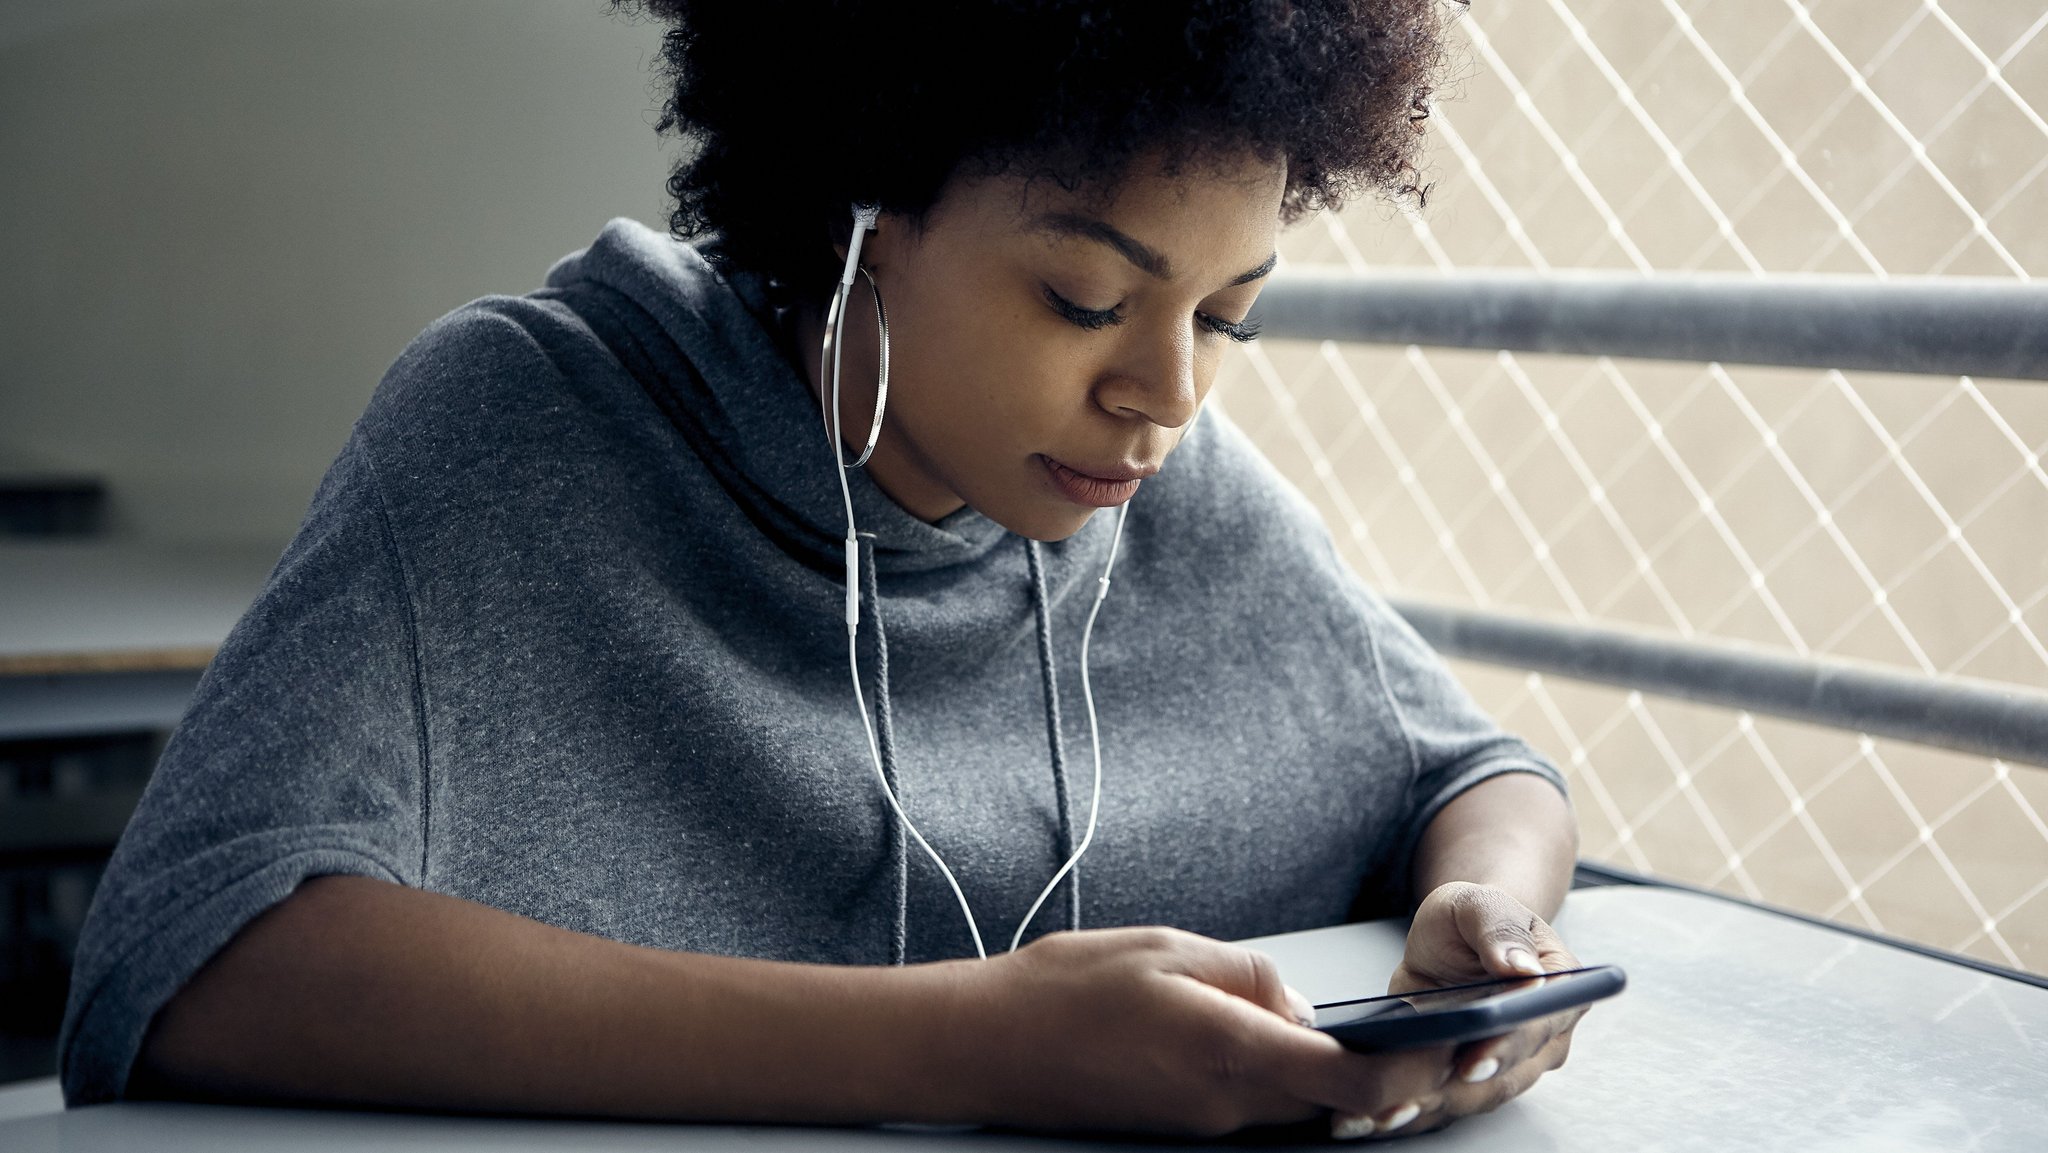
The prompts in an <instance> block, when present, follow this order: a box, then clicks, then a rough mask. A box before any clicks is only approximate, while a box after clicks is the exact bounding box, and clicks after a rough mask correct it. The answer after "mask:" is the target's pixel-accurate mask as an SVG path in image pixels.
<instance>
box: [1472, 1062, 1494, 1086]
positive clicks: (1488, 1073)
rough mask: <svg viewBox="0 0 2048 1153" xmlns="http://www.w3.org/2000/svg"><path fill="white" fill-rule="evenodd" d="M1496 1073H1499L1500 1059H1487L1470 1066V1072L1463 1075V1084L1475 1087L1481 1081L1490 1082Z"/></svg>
mask: <svg viewBox="0 0 2048 1153" xmlns="http://www.w3.org/2000/svg"><path fill="white" fill-rule="evenodd" d="M1498 1072H1500V1059H1499V1058H1497V1057H1488V1058H1487V1059H1486V1060H1484V1061H1481V1062H1480V1063H1479V1064H1477V1065H1474V1066H1472V1070H1471V1072H1469V1073H1466V1074H1465V1083H1466V1084H1467V1085H1477V1084H1479V1083H1480V1082H1481V1081H1491V1080H1493V1075H1494V1074H1495V1073H1498Z"/></svg>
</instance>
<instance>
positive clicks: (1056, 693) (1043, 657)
mask: <svg viewBox="0 0 2048 1153" xmlns="http://www.w3.org/2000/svg"><path fill="white" fill-rule="evenodd" d="M862 540H863V543H864V544H865V546H866V550H867V554H868V555H867V563H866V564H864V565H863V566H862V567H863V568H864V569H865V570H866V571H865V572H864V573H863V574H862V576H863V577H864V580H863V582H862V583H863V584H865V585H866V586H867V588H866V589H865V593H866V596H867V599H868V605H869V613H868V616H869V618H870V619H872V620H873V621H874V622H875V650H876V651H875V734H876V738H877V741H878V743H879V744H880V745H881V759H882V779H883V781H884V782H885V783H886V784H887V785H888V787H889V791H890V792H891V793H893V794H895V795H896V796H897V797H898V798H900V797H902V795H903V792H902V788H901V786H900V785H899V784H898V780H899V778H898V777H897V774H896V726H895V723H894V720H893V716H892V713H891V708H890V703H889V633H888V630H887V629H886V628H885V627H884V626H883V623H882V590H881V584H880V581H879V579H878V578H877V577H876V575H875V574H876V571H877V566H876V564H875V553H874V549H875V546H874V538H873V537H872V536H870V535H868V534H862ZM1024 556H1025V561H1026V563H1027V565H1028V567H1029V569H1030V573H1031V602H1032V608H1033V610H1034V615H1035V616H1036V617H1037V620H1038V669H1039V674H1040V679H1041V681H1042V682H1043V684H1044V686H1045V733H1046V741H1047V744H1048V745H1049V746H1050V747H1051V750H1052V783H1053V796H1054V802H1055V804H1057V805H1058V807H1059V818H1060V826H1059V853H1060V859H1061V860H1062V861H1067V860H1071V858H1072V857H1073V855H1074V816H1073V806H1072V804H1071V802H1070V800H1069V798H1068V790H1067V746H1066V738H1065V737H1064V736H1063V735H1062V733H1061V729H1060V690H1059V680H1058V677H1057V675H1056V668H1055V666H1054V664H1053V655H1052V598H1051V596H1050V595H1048V593H1047V591H1046V582H1045V559H1044V556H1043V555H1042V553H1041V550H1040V548H1039V544H1038V542H1037V541H1035V540H1031V539H1028V538H1027V539H1026V540H1025V542H1024ZM887 851H888V852H889V853H890V854H891V855H892V856H893V857H894V858H895V864H896V923H895V925H894V926H893V927H892V928H891V930H890V934H889V963H890V964H891V965H901V964H903V963H904V960H905V958H906V957H907V956H908V954H909V941H910V842H909V838H907V837H905V836H904V830H903V822H902V821H901V820H896V821H891V822H889V833H888V842H887ZM1068 872H1069V874H1070V875H1069V876H1068V878H1067V880H1068V882H1069V883H1068V886H1067V927H1068V928H1071V929H1079V928H1080V927H1081V870H1080V865H1079V864H1078V863H1075V864H1073V865H1072V867H1070V868H1069V870H1068ZM1034 908H1035V906H1034ZM1021 932H1022V929H1021V927H1020V929H1019V933H1020V934H1021ZM1013 947H1014V945H1013Z"/></svg>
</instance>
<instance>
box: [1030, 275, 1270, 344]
mask: <svg viewBox="0 0 2048 1153" xmlns="http://www.w3.org/2000/svg"><path fill="white" fill-rule="evenodd" d="M1045 299H1046V302H1047V303H1049V304H1051V305H1052V308H1053V311H1054V312H1057V313H1059V314H1060V315H1061V316H1062V317H1065V318H1066V320H1067V322H1068V323H1070V324H1073V325H1076V326H1078V327H1080V328H1085V329H1087V330H1088V331H1090V332H1095V331H1097V330H1100V329H1104V328H1108V327H1110V326H1111V325H1114V324H1122V323H1123V322H1124V317H1123V314H1122V313H1120V312H1118V311H1117V310H1116V309H1114V308H1099V309H1098V308H1082V307H1081V306H1080V305H1078V304H1075V303H1074V302H1073V301H1071V300H1068V299H1067V298H1066V297H1064V296H1061V295H1060V294H1059V293H1057V292H1054V291H1053V290H1052V289H1050V288H1048V289H1046V290H1045ZM1195 321H1196V323H1198V324H1200V325H1201V326H1202V327H1203V328H1205V329H1208V330H1209V331H1210V332H1213V333H1215V334H1216V335H1218V336H1222V337H1227V338H1229V339H1230V340H1234V341H1236V342H1237V343H1239V344H1246V343H1249V342H1250V341H1253V340H1257V339H1258V336H1259V326H1258V325H1257V324H1255V323H1253V322H1251V321H1238V322H1236V323H1232V322H1230V321H1228V320H1221V319H1219V318H1217V317H1214V316H1210V315H1209V314H1208V313H1206V312H1198V313H1196V314H1195Z"/></svg>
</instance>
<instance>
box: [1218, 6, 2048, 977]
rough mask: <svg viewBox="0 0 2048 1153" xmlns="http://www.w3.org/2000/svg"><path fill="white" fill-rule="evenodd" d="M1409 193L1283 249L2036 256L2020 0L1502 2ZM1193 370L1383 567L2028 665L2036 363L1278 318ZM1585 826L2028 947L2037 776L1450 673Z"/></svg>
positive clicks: (1451, 592)
mask: <svg viewBox="0 0 2048 1153" xmlns="http://www.w3.org/2000/svg"><path fill="white" fill-rule="evenodd" d="M1455 39H1456V40H1457V41H1458V42H1459V44H1460V46H1461V51H1462V66H1461V68H1460V70H1459V79H1458V82H1457V83H1456V84H1455V85H1454V86H1453V87H1452V88H1451V90H1449V91H1446V92H1444V93H1442V94H1440V98H1439V103H1438V105H1437V107H1436V110H1435V113H1434V115H1433V116H1432V117H1431V119H1430V121H1429V128H1430V130H1431V132H1432V133H1433V141H1432V147H1433V149H1434V171H1433V172H1431V173H1430V176H1431V177H1432V179H1433V180H1434V182H1435V185H1434V189H1433V191H1432V193H1431V195H1430V200H1429V206H1428V208H1427V210H1426V211H1425V212H1423V213H1421V214H1413V213H1402V212H1396V211H1393V210H1391V209H1389V208H1387V207H1386V206H1385V205H1382V204H1361V205H1357V206H1354V207H1352V208H1350V209H1347V210H1346V211H1345V212H1343V213H1341V214H1337V215H1325V216H1324V217H1322V218H1320V219H1318V220H1317V221H1315V222H1312V223H1309V224H1305V225H1303V226H1302V227H1301V228H1299V229H1296V230H1293V231H1291V232H1289V233H1287V234H1286V235H1285V236H1284V237H1283V240H1282V255H1283V259H1284V261H1285V263H1286V264H1288V265H1292V266H1296V267H1299V266H1303V265H1324V266H1332V265H1334V266H1337V267H1341V268H1348V269H1350V270H1351V271H1353V272H1358V273H1371V272H1372V271H1374V270H1375V269H1383V270H1384V269H1394V268H1399V269H1402V270H1414V269H1416V268H1421V269H1435V270H1440V271H1455V270H1469V269H1478V268H1503V267H1509V268H1516V269H1520V270H1525V271H1526V270H1530V269H1534V270H1539V271H1548V270H1566V269H1587V268H1592V269H1604V270H1622V271H1635V272H1640V273H1646V274H1647V273H1657V274H1671V273H1684V272H1694V271H1700V272H1708V271H1711V272H1734V273H1745V272H1746V273H1752V274H1777V273H1797V272H1832V273H1847V274H1853V275H1857V276H1867V277H1875V278H1888V277H1891V276H1896V275H1916V276H1924V275H1937V276H1960V275H1968V276H1989V277H2000V278H2008V279H2011V280H2016V281H2027V280H2031V279H2032V278H2033V277H2035V276H2037V275H2042V274H2044V273H2048V226H2044V224H2043V221H2044V220H2048V120H2044V118H2043V116H2042V114H2041V112H2039V111H2037V109H2040V108H2048V11H2044V10H2043V9H2042V7H2041V6H2040V5H2037V4H2023V3H2016V2H2014V0H1500V2H1496V3H1487V4H1477V5H1474V6H1473V8H1472V9H1471V11H1470V13H1469V15H1467V16H1465V17H1463V18H1462V19H1461V20H1460V21H1459V23H1458V26H1457V32H1456V34H1455ZM1216 401H1217V402H1218V403H1220V404H1221V405H1223V406H1224V407H1225V408H1226V409H1227V410H1228V411H1229V412H1230V414H1231V415H1232V417H1233V418H1234V419H1236V420H1237V421H1238V422H1239V423H1240V424H1242V425H1243V426H1244V427H1245V428H1246V430H1247V431H1248V432H1249V433H1251V435H1252V436H1253V437H1254V438H1255V439H1256V440H1257V441H1258V442H1259V444H1260V445H1261V447H1262V448H1264V449H1265V451H1266V452H1267V453H1268V455H1269V456H1271V457H1272V458H1273V460H1274V461H1275V463H1276V464H1277V465H1279V466H1280V467H1281V469H1282V470H1283V471H1284V472H1286V473H1287V474H1288V475H1289V476H1290V478H1291V479H1292V480H1293V481H1294V482H1295V483H1296V484H1297V485H1298V486H1299V487H1300V488H1301V490H1302V491H1303V492H1304V493H1305V494H1306V495H1307V496H1308V497H1309V498H1310V499H1311V500H1313V501H1314V502H1315V503H1316V504H1317V505H1318V506H1319V507H1320V508H1321V510H1322V512H1323V514H1324V516H1325V518H1326V520H1327V521H1328V523H1329V525H1330V527H1331V529H1332V531H1333V532H1334V534H1335V535H1336V537H1337V539H1338V541H1339V543H1340V545H1342V546H1343V548H1344V549H1345V551H1346V555H1347V559H1348V560H1349V561H1350V563H1351V564H1352V565H1353V566H1354V567H1355V568H1356V569H1357V570H1358V571H1359V572H1360V573H1361V574H1362V575H1363V576H1364V577H1365V578H1366V579H1368V580H1369V581H1371V582H1372V583H1373V584H1374V585H1376V586H1377V587H1379V588H1381V589H1382V590H1384V591H1386V592H1389V593H1393V594H1400V595H1411V596H1418V597H1423V598H1428V599H1433V600H1439V601H1446V602H1453V603H1459V604H1465V605H1471V606H1480V607H1487V608H1493V609H1500V610H1506V611H1513V612H1517V613H1526V614H1530V615H1535V616H1540V617H1547V618H1553V619H1560V620H1568V621H1575V622H1580V623H1589V624H1590V623H1616V624H1625V625H1628V626H1633V627H1638V628H1645V629H1651V630H1657V631H1661V632H1663V633H1666V634H1668V635H1672V636H1676V637H1686V638H1695V637H1696V638H1712V639H1720V640H1731V641H1738V642H1748V643H1751V644H1755V645H1760V646H1768V647H1770V648H1772V649H1776V650H1780V651H1789V652H1790V653H1793V654H1797V655H1801V656H1837V657H1848V658H1855V659H1860V660H1865V661H1874V662H1879V663H1882V664H1886V665H1891V666H1896V667H1899V668H1902V669H1905V670H1908V671H1911V672H1915V673H1919V674H1923V675H1929V676H1943V677H1946V676H1956V677H1969V678H1976V679H1980V680H1990V681H1995V682H2003V683H2007V684H2018V685H2023V686H2027V687H2030V688H2034V689H2040V688H2042V687H2048V644H2044V640H2048V471H2044V467H2043V462H2042V457H2043V455H2044V454H2048V384H2041V383H2022V382H2001V381H1994V380H1975V379H1971V378H1967V377H1965V378H1953V377H1951V378H1939V377H1928V376H1905V375H1886V374H1878V373H1866V372H1855V373H1849V372H1842V371H1832V370H1826V371H1815V370H1808V369H1766V368H1752V367H1737V366H1724V365H1720V364H1678V363H1663V362H1649V361H1622V360H1616V359H1612V358H1581V357H1561V356H1545V355H1536V354H1527V353H1512V352H1506V351H1503V352H1499V353H1475V352H1470V351H1447V350H1439V349H1422V348H1415V347H1410V348H1391V347H1384V346H1369V345H1355V344H1342V345H1340V344H1336V343H1331V342H1323V343H1320V344H1317V343H1311V342H1289V341H1266V342H1262V343H1261V344H1260V345H1254V346H1250V347H1249V348H1247V349H1246V350H1245V351H1244V352H1243V353H1242V354H1241V355H1236V356H1234V358H1233V359H1232V360H1231V361H1230V362H1229V364H1228V365H1227V366H1226V368H1225V370H1224V373H1223V376H1222V379H1221V380H1220V381H1219V386H1218V390H1217V396H1216ZM1456 667H1457V669H1458V671H1459V673H1460V675H1461V676H1463V677H1465V679H1466V682H1467V684H1468V685H1469V686H1470V687H1471V688H1472V690H1473V691H1474V692H1475V694H1477V695H1478V697H1479V698H1480V700H1481V701H1482V702H1483V703H1485V704H1486V705H1487V706H1488V707H1489V708H1491V709H1492V710H1493V711H1494V712H1495V713H1496V715H1498V716H1500V717H1501V719H1502V720H1503V722H1504V723H1506V724H1507V725H1509V726H1510V727H1512V728H1515V729H1516V730H1518V731H1520V732H1522V733H1524V734H1525V735H1527V736H1529V737H1530V738H1531V739H1532V740H1534V741H1535V742H1536V743H1537V744H1538V745H1540V746H1542V747H1543V748H1544V749H1545V750H1546V751H1547V752H1548V753H1550V754H1551V755H1552V756H1553V757H1554V758H1555V759H1556V760H1557V762H1558V764H1560V765H1561V766H1563V767H1564V768H1565V770H1566V773H1567V776H1568V777H1569V779H1570V782H1571V786H1572V789H1573V792H1574V796H1575V798H1576V803H1577V807H1578V812H1579V814H1580V822H1581V826H1582V833H1583V851H1584V855H1585V856H1586V857H1588V858H1589V859H1592V860H1597V861H1607V862H1612V863H1614V864H1618V865H1621V866H1623V867H1626V868H1630V869H1634V870H1639V871H1643V872H1650V873H1655V874H1658V875H1662V876H1667V877H1671V878H1676V879H1680V880H1684V881H1688V882H1692V883H1696V884H1702V885H1707V886H1711V887H1714V888H1717V889H1722V890H1725V891H1728V892H1731V893H1734V894H1737V895H1740V896H1743V897H1746V898H1750V899H1753V900H1761V901H1765V902H1768V903H1772V904H1776V905H1781V906H1785V907H1789V908H1793V909H1798V910H1801V911H1805V912H1809V913H1814V914H1818V915H1821V916H1825V917H1829V918H1833V919H1836V920H1839V921H1843V922H1846V923H1850V924H1855V925H1860V926H1864V927H1867V928H1871V929H1875V930H1878V931H1881V932H1886V933H1890V934H1894V935H1898V936H1902V937H1906V938H1910V939H1913V940H1917V941H1921V942H1924V943H1927V944H1930V945H1934V946H1937V947H1940V948H1943V949H1949V950H1954V951H1957V952H1961V953H1965V954H1968V955H1970V956H1974V957H1978V958H1982V959H1984V960H1987V961H1991V962H1994V963H1997V964H2001V965H2006V966H2010V967H2014V968H2022V969H2029V970H2032V971H2035V972H2048V822H2044V820H2043V814H2044V813H2048V767H2042V766H2034V765H2021V764H2008V763H2006V762H2002V761H1995V760H1985V759H1980V758H1973V757H1969V756H1964V755H1960V754H1956V753H1951V752H1943V751H1939V750H1931V749H1927V748H1923V747H1919V746H1915V745H1909V744H1905V743H1900V742H1894V741H1888V740H1873V739H1871V738H1869V737H1867V736H1862V735H1858V734H1855V733H1845V732H1839V731H1835V730H1829V729H1824V728H1816V727H1812V726H1807V725H1801V724H1796V723H1792V722H1785V721H1779V720H1774V719H1771V718H1766V717H1761V716H1752V715H1749V714H1747V713H1739V712H1731V711H1727V710H1722V709H1716V708H1711V707H1705V706H1700V705H1694V704H1687V703H1684V702H1677V701H1672V700H1667V699H1663V698H1658V697H1652V696H1646V695H1642V694H1639V693H1633V692H1626V691H1617V690H1612V689H1608V688H1603V687H1597V686H1590V685H1584V684H1579V683H1574V682H1570V681H1566V680H1562V679H1559V678H1556V677H1544V676H1539V675H1534V674H1524V673H1518V672H1513V671H1509V670H1503V669H1500V668H1494V667H1488V666H1482V665H1477V664H1470V663H1463V662H1461V663H1458V664H1457V665H1456Z"/></svg>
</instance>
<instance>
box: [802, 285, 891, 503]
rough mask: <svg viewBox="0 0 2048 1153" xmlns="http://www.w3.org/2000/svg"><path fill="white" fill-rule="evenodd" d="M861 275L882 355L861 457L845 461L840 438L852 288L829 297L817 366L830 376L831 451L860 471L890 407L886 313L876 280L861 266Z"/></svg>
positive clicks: (828, 434)
mask: <svg viewBox="0 0 2048 1153" xmlns="http://www.w3.org/2000/svg"><path fill="white" fill-rule="evenodd" d="M860 274H861V275H862V276H864V277H866V278H867V282H868V291H869V292H871V293H873V294H874V297H875V331H876V332H877V333H878V334H879V343H880V345H881V356H880V357H879V358H878V359H879V362H880V365H879V371H878V372H877V373H876V379H875V419H874V423H873V424H871V425H869V426H868V439H867V443H866V444H865V445H864V446H863V447H862V448H861V451H860V456H858V457H857V458H855V459H853V460H851V461H849V460H847V459H846V449H845V442H844V440H842V439H841V437H840V435H839V361H840V355H839V354H840V352H841V350H842V347H843V340H842V337H843V336H844V333H845V328H846V312H847V308H848V306H849V305H850V304H851V302H852V300H853V286H852V285H851V284H850V283H848V284H841V285H840V286H839V290H838V291H837V292H834V293H833V294H832V305H831V308H830V310H829V312H828V314H827V315H826V317H825V346H824V348H823V349H822V352H823V356H822V357H821V358H820V361H819V363H820V365H821V366H823V365H829V366H830V371H831V373H832V397H831V402H830V404H829V405H827V407H826V409H825V435H826V437H827V438H829V439H830V440H831V442H832V452H833V455H834V456H836V457H837V458H838V460H839V467H841V468H859V467H861V466H862V465H864V464H866V463H867V462H868V458H869V457H870V456H873V455H874V453H875V441H876V440H878V439H880V438H881V435H882V412H883V410H884V409H886V408H887V407H888V406H889V314H888V311H887V310H886V309H884V308H883V307H882V289H881V286H880V285H878V284H876V283H875V278H874V276H873V275H872V274H870V273H869V272H868V270H867V269H866V268H865V267H863V268H861V269H860Z"/></svg>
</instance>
